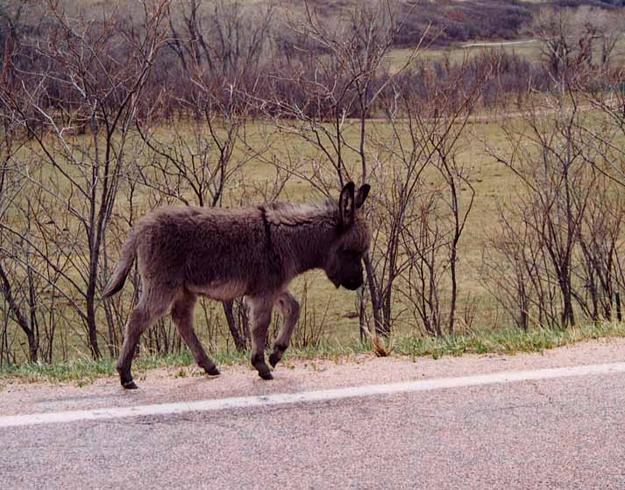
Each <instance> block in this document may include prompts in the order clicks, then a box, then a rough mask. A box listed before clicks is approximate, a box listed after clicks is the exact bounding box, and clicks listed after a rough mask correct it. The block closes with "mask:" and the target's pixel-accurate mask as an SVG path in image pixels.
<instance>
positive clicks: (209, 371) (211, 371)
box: [204, 366, 221, 376]
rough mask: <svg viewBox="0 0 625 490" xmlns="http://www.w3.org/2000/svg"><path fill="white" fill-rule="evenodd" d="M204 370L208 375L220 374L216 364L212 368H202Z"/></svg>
mask: <svg viewBox="0 0 625 490" xmlns="http://www.w3.org/2000/svg"><path fill="white" fill-rule="evenodd" d="M204 371H206V374H208V375H209V376H219V375H220V374H221V372H220V371H219V369H217V367H216V366H213V367H212V368H204Z"/></svg>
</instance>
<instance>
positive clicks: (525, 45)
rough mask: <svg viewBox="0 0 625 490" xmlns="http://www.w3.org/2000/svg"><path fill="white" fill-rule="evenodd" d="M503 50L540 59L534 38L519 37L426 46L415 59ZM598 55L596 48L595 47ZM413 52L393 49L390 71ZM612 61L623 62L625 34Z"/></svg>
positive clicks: (457, 57)
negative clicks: (447, 45) (516, 38)
mask: <svg viewBox="0 0 625 490" xmlns="http://www.w3.org/2000/svg"><path fill="white" fill-rule="evenodd" d="M498 51H503V52H505V53H507V54H514V55H517V56H519V57H521V58H525V59H527V60H529V61H536V62H538V61H540V58H541V52H542V51H541V46H540V43H539V41H538V40H536V39H520V40H514V41H479V40H475V41H470V42H466V43H462V44H460V45H455V46H450V47H447V48H426V49H423V50H422V51H421V52H420V53H419V55H418V57H417V59H424V60H435V61H442V60H444V59H449V61H450V62H452V63H461V62H462V61H463V60H465V59H470V58H471V57H473V56H477V55H480V54H483V53H489V52H498ZM596 51H597V53H596V55H598V54H599V53H598V48H596ZM413 52H414V49H411V48H401V49H393V50H391V51H390V52H389V54H388V56H387V60H388V63H389V65H390V69H391V71H394V70H397V69H399V68H400V67H401V66H403V65H404V64H405V63H406V60H408V58H409V56H411V54H412V53H413ZM612 59H613V63H615V64H623V63H625V36H622V37H621V38H620V39H619V41H618V42H617V45H616V47H615V48H614V53H613V57H612Z"/></svg>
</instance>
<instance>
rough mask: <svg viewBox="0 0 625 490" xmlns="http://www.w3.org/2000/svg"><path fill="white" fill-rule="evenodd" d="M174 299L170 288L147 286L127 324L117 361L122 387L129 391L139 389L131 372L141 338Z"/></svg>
mask: <svg viewBox="0 0 625 490" xmlns="http://www.w3.org/2000/svg"><path fill="white" fill-rule="evenodd" d="M173 298H174V292H173V291H171V290H169V289H168V288H159V287H154V286H152V285H146V287H145V290H144V292H143V293H142V295H141V299H140V300H139V303H138V304H137V306H136V307H135V309H134V310H133V311H132V313H131V314H130V317H129V318H128V323H127V324H126V332H125V335H124V344H123V345H122V350H121V352H120V354H119V359H118V361H117V372H118V373H119V379H120V382H121V385H122V386H123V387H124V388H126V389H128V390H134V389H137V385H136V384H135V382H134V381H133V380H132V374H131V371H130V368H131V365H132V358H133V356H134V355H135V351H136V350H137V344H138V343H139V337H141V334H142V333H143V332H145V331H146V330H147V329H148V328H149V327H150V325H152V324H153V323H154V322H155V321H156V320H158V319H159V318H160V317H162V316H163V315H164V314H165V313H166V312H167V310H168V309H169V307H170V305H171V302H172V300H173Z"/></svg>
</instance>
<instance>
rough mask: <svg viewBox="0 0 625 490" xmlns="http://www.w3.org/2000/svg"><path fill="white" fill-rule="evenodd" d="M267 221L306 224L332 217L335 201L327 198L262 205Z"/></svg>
mask: <svg viewBox="0 0 625 490" xmlns="http://www.w3.org/2000/svg"><path fill="white" fill-rule="evenodd" d="M264 209H265V212H266V216H267V221H268V222H269V223H271V224H272V225H277V226H298V225H306V224H310V223H313V222H319V221H320V220H322V221H326V220H328V219H332V218H334V216H335V215H336V213H337V211H338V206H337V204H336V202H334V201H332V200H330V199H328V200H327V201H323V202H318V203H301V204H300V203H289V202H276V203H271V204H267V205H265V206H264Z"/></svg>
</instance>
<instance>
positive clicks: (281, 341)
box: [269, 291, 300, 367]
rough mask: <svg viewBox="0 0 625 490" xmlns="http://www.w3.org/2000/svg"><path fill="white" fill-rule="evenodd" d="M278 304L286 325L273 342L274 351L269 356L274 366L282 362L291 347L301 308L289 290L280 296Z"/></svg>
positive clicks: (270, 362)
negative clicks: (286, 351)
mask: <svg viewBox="0 0 625 490" xmlns="http://www.w3.org/2000/svg"><path fill="white" fill-rule="evenodd" d="M276 305H277V306H278V308H279V309H280V313H282V316H283V317H284V325H283V326H282V328H281V329H280V333H279V334H278V337H277V338H276V341H275V343H274V344H273V352H272V353H271V355H270V356H269V364H271V365H272V366H273V367H275V366H276V364H278V362H280V359H282V355H283V354H284V351H285V350H286V349H287V348H288V347H289V343H290V342H291V336H292V335H293V330H294V329H295V325H297V320H299V310H300V308H299V303H298V302H297V300H296V299H295V297H294V296H293V295H292V294H291V293H289V292H288V291H285V292H284V293H282V294H281V295H280V296H278V300H277V301H276Z"/></svg>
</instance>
